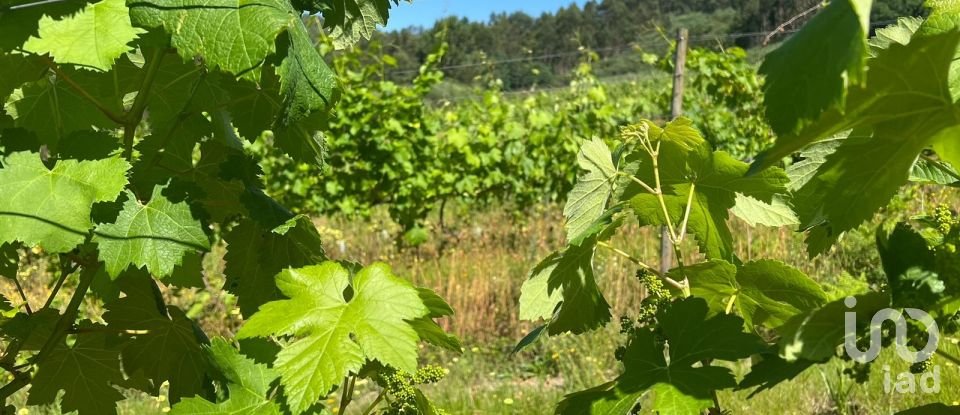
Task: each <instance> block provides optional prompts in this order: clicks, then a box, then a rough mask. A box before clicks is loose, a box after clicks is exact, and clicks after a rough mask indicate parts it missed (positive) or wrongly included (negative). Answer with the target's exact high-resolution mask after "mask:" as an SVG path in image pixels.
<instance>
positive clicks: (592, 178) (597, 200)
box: [563, 138, 617, 241]
mask: <svg viewBox="0 0 960 415" xmlns="http://www.w3.org/2000/svg"><path fill="white" fill-rule="evenodd" d="M577 164H579V166H580V168H582V169H583V170H586V171H587V172H586V173H585V174H582V175H581V176H580V177H578V178H577V183H576V184H575V185H574V186H573V190H571V191H570V194H569V195H568V196H567V203H566V205H565V206H564V207H563V216H564V217H565V218H566V220H567V222H566V230H567V241H574V240H578V239H581V238H582V236H583V233H584V232H586V231H589V230H590V228H591V226H592V225H593V224H594V222H595V221H596V220H597V219H599V218H600V217H601V216H603V212H604V209H605V208H606V205H607V199H609V198H610V195H611V194H612V193H613V190H614V187H613V186H614V184H615V182H616V179H617V168H616V166H614V165H613V156H612V155H611V154H610V148H609V147H607V144H606V143H604V142H603V140H600V139H599V138H594V139H592V140H590V141H585V142H584V143H583V146H582V147H580V152H579V153H577Z"/></svg>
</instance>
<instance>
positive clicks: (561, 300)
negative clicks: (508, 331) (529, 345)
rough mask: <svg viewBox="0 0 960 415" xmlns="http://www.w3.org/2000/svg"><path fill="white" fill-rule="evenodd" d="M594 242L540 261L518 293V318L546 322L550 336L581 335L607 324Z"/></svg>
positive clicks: (605, 304)
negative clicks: (595, 272)
mask: <svg viewBox="0 0 960 415" xmlns="http://www.w3.org/2000/svg"><path fill="white" fill-rule="evenodd" d="M595 244H596V241H595V240H588V241H586V242H584V243H583V244H581V245H579V246H577V245H570V246H568V247H567V248H566V249H565V250H564V251H562V252H560V253H554V254H553V255H550V256H549V257H547V258H546V259H545V260H543V261H542V262H540V264H538V265H537V266H536V267H535V268H534V269H533V271H532V272H531V274H530V277H529V279H527V281H526V282H525V283H524V284H523V287H522V288H521V291H520V318H523V319H529V320H537V319H546V320H549V323H548V325H547V329H548V332H549V333H550V334H560V333H564V332H571V333H574V334H579V333H584V332H587V331H589V330H593V329H595V328H597V327H600V326H602V325H604V324H606V323H607V322H609V321H610V305H609V304H608V303H607V300H606V299H604V298H603V293H602V292H600V287H599V286H597V281H596V277H595V276H594V273H593V254H594V251H595V249H596V247H595Z"/></svg>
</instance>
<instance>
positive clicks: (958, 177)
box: [910, 158, 960, 186]
mask: <svg viewBox="0 0 960 415" xmlns="http://www.w3.org/2000/svg"><path fill="white" fill-rule="evenodd" d="M910 181H911V182H914V183H922V184H937V185H942V186H950V185H954V186H956V185H960V173H958V172H957V170H956V169H955V168H953V166H952V165H951V164H948V163H944V162H943V161H942V160H939V161H936V162H933V161H930V160H927V159H924V158H919V159H917V161H916V162H915V163H913V167H912V168H911V169H910Z"/></svg>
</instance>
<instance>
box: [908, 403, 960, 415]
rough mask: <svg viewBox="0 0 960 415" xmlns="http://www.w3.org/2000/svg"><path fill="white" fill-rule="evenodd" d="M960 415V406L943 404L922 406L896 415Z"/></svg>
mask: <svg viewBox="0 0 960 415" xmlns="http://www.w3.org/2000/svg"><path fill="white" fill-rule="evenodd" d="M957 414H960V406H958V405H953V406H949V405H947V404H945V403H942V402H937V403H931V404H927V405H921V406H918V407H915V408H910V409H906V410H903V411H900V412H897V413H896V414H895V415H957Z"/></svg>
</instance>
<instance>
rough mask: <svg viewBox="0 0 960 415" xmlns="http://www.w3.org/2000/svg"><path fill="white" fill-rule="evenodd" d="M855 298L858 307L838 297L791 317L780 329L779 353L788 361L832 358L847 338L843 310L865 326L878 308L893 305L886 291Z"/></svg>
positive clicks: (816, 360)
mask: <svg viewBox="0 0 960 415" xmlns="http://www.w3.org/2000/svg"><path fill="white" fill-rule="evenodd" d="M853 297H854V298H856V300H857V303H856V305H855V307H852V308H850V307H847V306H846V304H845V303H844V301H845V299H839V300H835V301H831V302H829V303H827V304H825V305H823V306H822V307H819V308H815V309H813V310H810V311H807V312H805V313H801V314H797V315H796V316H793V317H792V318H791V319H790V320H788V321H787V322H786V323H785V324H784V325H783V326H782V327H781V328H780V330H779V332H780V333H781V337H780V356H781V357H783V358H784V359H786V360H787V361H788V362H794V361H797V360H799V359H805V360H809V361H814V362H821V361H825V360H827V359H830V358H831V357H833V356H834V354H835V353H836V349H837V346H839V345H840V344H841V343H843V340H844V336H845V330H844V313H847V312H852V313H855V314H856V318H857V322H858V323H860V324H861V326H860V327H861V328H863V327H865V324H864V322H866V323H869V322H870V319H871V318H872V317H873V315H874V314H875V313H876V312H877V311H880V310H881V309H883V308H886V307H889V306H890V297H889V296H888V295H887V294H884V293H876V292H870V293H866V294H861V295H856V296H853Z"/></svg>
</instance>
